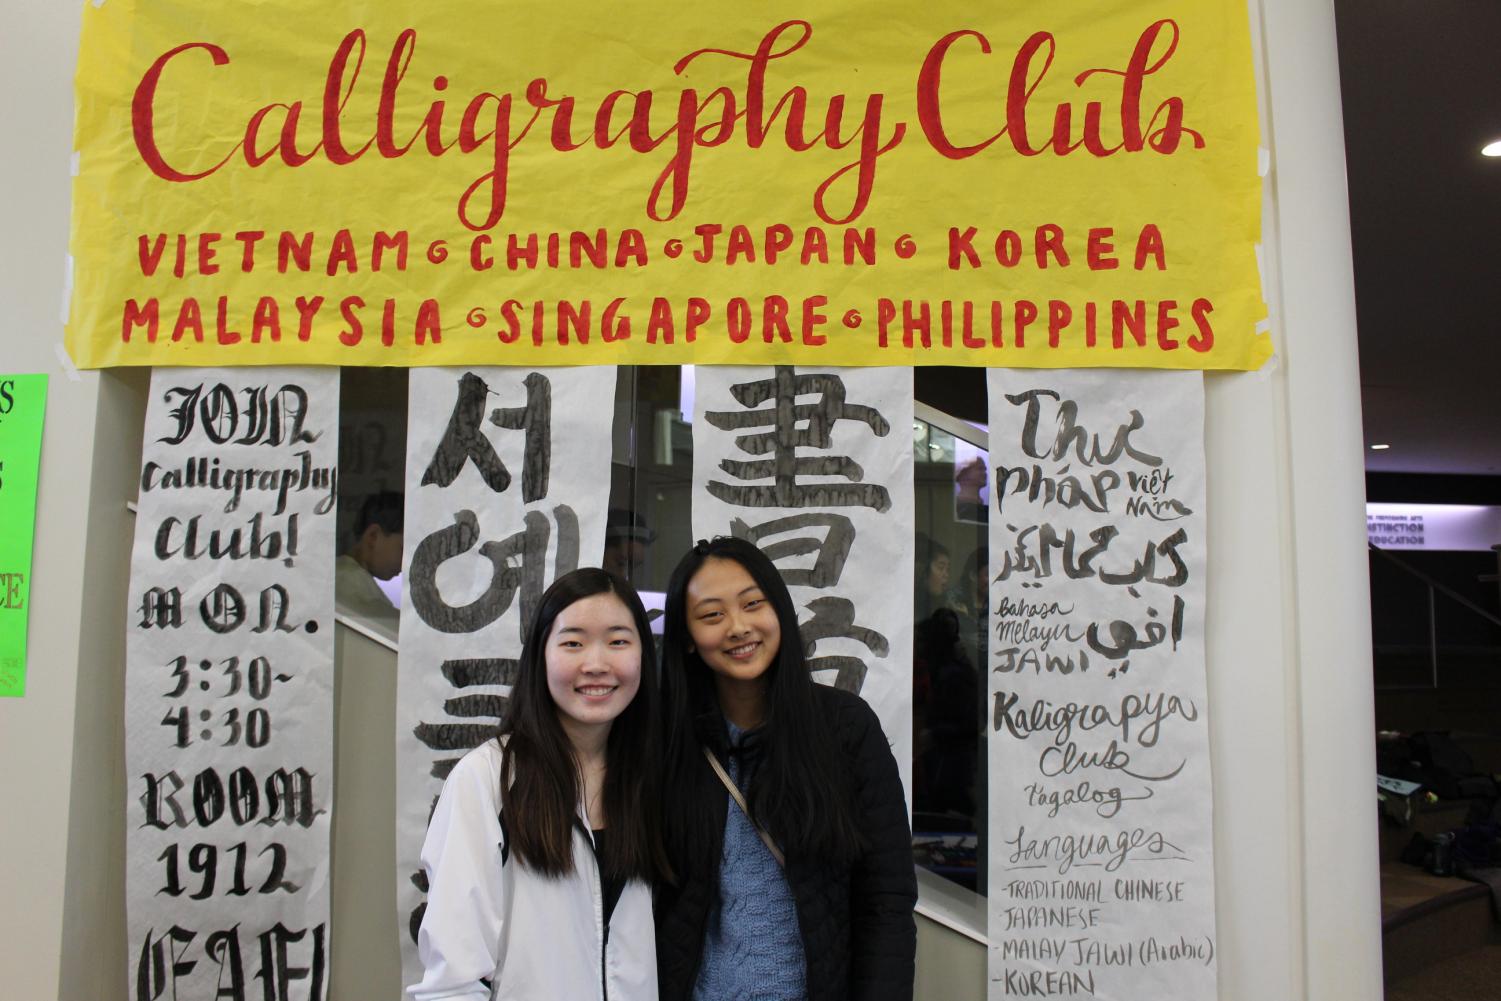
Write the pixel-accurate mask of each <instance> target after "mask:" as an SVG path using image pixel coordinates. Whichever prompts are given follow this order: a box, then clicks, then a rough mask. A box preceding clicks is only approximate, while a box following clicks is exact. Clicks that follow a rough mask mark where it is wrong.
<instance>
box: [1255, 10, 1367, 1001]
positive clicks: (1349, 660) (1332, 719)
mask: <svg viewBox="0 0 1501 1001" xmlns="http://www.w3.org/2000/svg"><path fill="white" fill-rule="evenodd" d="M1261 15H1262V39H1263V61H1262V66H1263V68H1264V70H1265V73H1264V79H1265V81H1266V86H1265V90H1264V96H1265V98H1266V100H1267V102H1268V103H1267V107H1266V115H1265V118H1264V121H1265V122H1266V123H1267V127H1268V131H1267V135H1266V137H1265V141H1266V142H1267V144H1268V145H1269V146H1270V147H1271V151H1272V163H1273V165H1274V166H1273V172H1272V176H1271V183H1272V187H1273V190H1274V192H1275V197H1274V199H1273V204H1274V206H1275V210H1274V212H1273V213H1272V215H1271V216H1270V217H1269V218H1268V219H1267V230H1268V243H1269V244H1270V243H1271V242H1272V240H1273V239H1275V241H1276V246H1277V255H1276V256H1277V261H1276V263H1275V266H1273V267H1269V268H1268V274H1267V276H1266V277H1267V282H1268V284H1269V286H1272V287H1271V288H1269V289H1268V294H1269V298H1272V299H1273V302H1274V310H1275V312H1274V316H1273V320H1274V323H1275V324H1276V325H1277V326H1278V327H1279V328H1280V331H1281V333H1282V335H1283V337H1282V349H1283V355H1282V359H1281V363H1282V366H1283V368H1282V371H1283V373H1284V376H1283V378H1282V380H1281V382H1282V385H1283V390H1284V392H1285V394H1286V402H1285V413H1286V423H1285V424H1284V425H1282V427H1281V428H1280V429H1278V431H1277V433H1278V434H1279V436H1280V438H1281V442H1280V444H1279V448H1281V449H1284V450H1285V452H1286V459H1285V461H1286V465H1285V467H1284V468H1286V469H1288V470H1289V473H1290V475H1289V481H1288V483H1287V488H1286V490H1287V501H1288V504H1289V508H1288V511H1289V514H1290V518H1291V520H1290V522H1289V524H1288V525H1287V528H1286V531H1287V534H1288V535H1289V536H1290V538H1291V542H1292V554H1293V563H1292V566H1291V568H1290V569H1291V587H1292V588H1293V596H1292V597H1293V600H1294V602H1295V607H1296V612H1295V618H1294V620H1293V621H1292V622H1291V623H1290V624H1291V626H1292V630H1291V633H1290V640H1291V646H1292V653H1293V656H1294V658H1295V663H1296V664H1297V665H1298V668H1297V689H1296V690H1295V691H1294V692H1293V693H1292V694H1293V695H1294V697H1295V699H1296V704H1297V708H1298V717H1297V733H1298V737H1299V741H1298V746H1297V748H1296V761H1297V765H1298V767H1297V773H1298V776H1299V777H1300V779H1301V784H1300V787H1295V788H1290V789H1289V794H1290V795H1296V796H1298V797H1299V800H1300V803H1301V808H1302V823H1301V831H1300V837H1299V840H1298V843H1297V848H1298V850H1299V867H1300V868H1301V885H1302V892H1301V894H1300V896H1301V906H1302V914H1301V918H1302V925H1303V945H1304V956H1303V959H1304V985H1303V996H1304V997H1306V998H1308V999H1311V1001H1312V999H1317V1001H1325V999H1347V998H1348V999H1351V1001H1355V999H1361V1001H1365V999H1369V998H1379V997H1381V994H1382V983H1381V916H1380V915H1381V904H1380V884H1379V878H1378V863H1377V846H1376V834H1377V831H1376V810H1375V773H1376V766H1375V714H1374V707H1373V694H1372V680H1371V678H1372V676H1371V626H1370V598H1369V582H1368V570H1367V563H1366V540H1365V518H1364V513H1363V505H1364V502H1365V485H1364V455H1363V452H1362V448H1363V446H1362V435H1361V423H1360V371H1359V363H1358V353H1357V346H1356V325H1355V294H1354V285H1353V277H1352V272H1351V258H1350V237H1349V233H1350V225H1349V223H1350V220H1349V201H1348V197H1347V192H1346V185H1345V158H1344V131H1343V124H1342V117H1341V110H1340V90H1339V63H1338V59H1337V57H1336V52H1335V30H1334V9H1333V5H1332V4H1331V3H1329V2H1327V0H1326V2H1322V3H1320V2H1310V0H1263V5H1262V11H1261ZM1269 430H1270V429H1269Z"/></svg>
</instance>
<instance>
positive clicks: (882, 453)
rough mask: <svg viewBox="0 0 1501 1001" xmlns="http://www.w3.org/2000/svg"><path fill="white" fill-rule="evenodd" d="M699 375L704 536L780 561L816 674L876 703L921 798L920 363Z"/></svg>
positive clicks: (696, 486) (905, 776) (697, 524)
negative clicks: (739, 543) (915, 494)
mask: <svg viewBox="0 0 1501 1001" xmlns="http://www.w3.org/2000/svg"><path fill="white" fill-rule="evenodd" d="M696 379H697V389H696V394H695V404H694V419H693V532H694V535H695V536H697V537H703V538H708V537H712V536H715V535H737V536H740V537H742V538H745V539H748V540H750V541H751V542H754V543H755V544H756V545H757V546H759V547H760V548H761V549H762V550H763V551H764V552H765V553H766V555H767V556H769V557H770V558H771V560H772V562H773V563H775V564H776V566H777V569H778V570H780V571H781V574H782V579H783V580H785V581H786V582H787V586H788V588H789V589H790V590H791V592H792V600H793V603H794V604H795V605H796V606H797V609H798V617H799V621H800V622H801V625H802V630H801V631H802V640H803V644H804V648H805V650H806V653H807V656H808V667H809V670H811V671H812V672H813V677H814V680H816V681H820V682H823V683H825V684H831V685H834V686H836V687H839V688H843V689H845V690H846V691H850V692H854V693H856V694H858V695H860V696H861V697H863V698H864V699H865V701H866V702H868V703H870V705H871V707H872V708H873V709H874V710H875V711H876V714H877V715H878V716H879V717H880V719H881V725H882V727H883V728H884V729H885V731H886V737H887V739H889V740H890V741H891V742H892V753H893V754H894V755H895V756H896V760H897V763H898V764H899V766H900V767H901V771H902V782H903V785H904V786H905V787H906V788H907V789H908V790H909V793H910V789H911V762H912V753H911V749H912V673H911V664H912V629H911V623H912V587H911V582H912V539H911V533H912V444H911V432H910V428H911V427H912V372H911V370H910V369H906V368H865V369H806V368H802V367H797V368H794V367H792V366H790V365H786V366H776V367H774V368H738V367H714V368H699V369H698V370H697V374H696ZM908 801H909V802H910V801H911V800H910V795H909V800H908Z"/></svg>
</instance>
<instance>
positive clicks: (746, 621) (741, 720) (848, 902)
mask: <svg viewBox="0 0 1501 1001" xmlns="http://www.w3.org/2000/svg"><path fill="white" fill-rule="evenodd" d="M663 692H664V696H665V701H666V707H667V712H668V718H669V726H668V740H667V752H668V774H667V783H666V794H665V806H666V812H665V814H664V825H665V832H664V834H665V839H666V842H667V846H668V853H669V859H670V862H671V865H672V868H673V870H674V872H675V873H676V874H677V875H676V879H675V880H674V881H673V882H672V883H668V884H664V885H663V886H661V887H659V890H658V895H657V906H656V920H657V975H658V984H659V987H660V991H661V997H662V999H663V1001H687V999H690V998H692V999H696V1001H722V999H724V998H727V997H734V996H737V995H739V994H742V993H746V994H748V993H752V992H753V993H754V996H756V997H757V998H768V999H769V998H776V999H787V1001H800V999H803V998H806V999H807V1001H844V999H850V1001H910V999H911V997H912V980H913V962H914V955H915V952H916V928H915V925H914V923H913V918H912V908H913V905H914V903H915V902H916V897H917V889H916V881H915V876H914V872H913V867H912V849H911V835H910V832H909V829H908V824H907V807H906V803H905V801H904V799H903V796H902V786H901V780H900V777H899V774H898V772H897V766H896V761H895V760H894V759H893V758H892V755H891V749H890V746H889V744H888V743H887V741H886V737H885V735H884V734H883V733H882V732H881V726H880V723H879V722H878V721H877V719H876V717H875V714H874V713H873V712H871V710H870V708H869V707H868V706H867V705H866V704H865V703H864V702H863V701H862V700H861V699H860V698H859V697H858V696H856V695H852V694H849V693H847V692H842V691H838V690H835V689H832V688H827V687H824V686H822V685H815V684H814V683H813V681H812V679H811V678H810V677H809V675H808V670H807V665H806V662H805V660H804V651H803V643H802V640H801V638H800V636H799V635H798V628H797V615H796V612H795V610H794V609H793V605H792V599H791V596H790V595H789V594H788V592H787V588H786V585H785V584H784V583H783V582H782V579H781V576H780V575H779V574H778V573H777V571H776V568H775V567H774V566H773V565H772V563H771V561H770V560H769V559H767V557H766V556H765V555H764V554H763V553H762V552H761V551H760V550H759V549H757V548H756V547H755V546H753V545H751V544H750V543H748V542H745V541H743V540H740V539H733V538H718V539H715V540H713V541H712V542H700V543H699V544H698V545H696V546H695V547H694V548H693V549H692V550H691V551H689V553H688V554H687V555H686V556H684V557H683V559H682V561H681V562H680V563H679V564H678V566H677V569H676V570H674V571H673V575H672V579H671V581H670V582H669V584H668V591H667V606H666V617H665V620H664V627H663ZM706 752H707V753H706ZM716 766H717V767H718V768H719V769H722V770H723V772H724V773H725V774H724V776H723V777H721V776H720V775H718V774H717V773H716ZM731 785H733V786H735V787H736V789H735V792H739V793H741V794H742V797H743V799H744V800H745V806H744V807H741V806H740V805H737V804H736V803H735V802H733V801H732V796H733V795H734V794H733V793H732V791H731V788H730V787H731Z"/></svg>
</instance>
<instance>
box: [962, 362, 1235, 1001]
mask: <svg viewBox="0 0 1501 1001" xmlns="http://www.w3.org/2000/svg"><path fill="white" fill-rule="evenodd" d="M989 386H990V421H991V432H990V444H991V460H992V469H991V484H990V487H991V491H990V496H991V500H990V553H991V556H990V574H991V589H990V607H991V620H990V623H991V636H990V674H989V677H990V685H989V703H990V704H989V706H988V712H987V719H988V721H989V726H988V729H989V730H990V736H989V742H990V758H989V761H990V816H991V828H992V829H991V833H990V845H991V850H990V962H989V978H990V996H991V997H1012V996H1021V997H1028V996H1042V995H1047V996H1050V997H1061V998H1077V999H1082V998H1092V997H1113V998H1134V997H1141V998H1146V997H1151V998H1209V997H1214V996H1215V991H1216V987H1215V981H1216V973H1215V969H1216V968H1215V924H1214V858H1213V843H1212V831H1211V826H1210V825H1211V811H1210V807H1211V800H1210V795H1209V790H1210V774H1209V750H1208V729H1207V722H1208V712H1207V707H1206V705H1205V679H1204V590H1205V583H1204V570H1205V549H1204V535H1205V512H1204V497H1205V491H1204V389H1203V379H1202V376H1200V375H1198V374H1197V373H1183V374H1179V373H1166V372H1117V373H1103V372H1099V371H1060V372H1047V373H1030V374H1029V373H1025V372H1018V371H1004V370H994V371H992V372H990V374H989Z"/></svg>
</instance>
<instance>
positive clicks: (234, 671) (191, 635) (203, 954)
mask: <svg viewBox="0 0 1501 1001" xmlns="http://www.w3.org/2000/svg"><path fill="white" fill-rule="evenodd" d="M338 401H339V381H338V372H337V371H336V370H328V369H322V370H318V369H280V368H262V369H237V370H215V369H158V370H157V371H156V372H155V373H154V374H153V377H152V382H151V398H150V402H149V405H148V410H147V417H146V434H145V447H144V450H143V452H144V454H143V457H142V465H141V480H140V495H139V511H138V514H137V519H136V534H135V549H134V554H133V558H132V562H131V581H130V595H131V597H130V600H131V611H130V627H129V633H128V636H127V640H126V650H127V667H126V671H127V680H126V695H125V713H126V729H127V737H126V749H125V757H126V770H127V775H128V779H129V783H130V786H129V794H128V801H127V816H128V820H127V829H128V831H129V835H128V840H127V845H126V857H127V861H126V882H127V889H128V894H129V908H128V909H129V935H130V941H129V950H130V951H129V957H130V970H129V975H130V993H129V996H130V997H132V998H139V999H142V1001H148V999H154V998H166V997H175V998H182V999H185V1001H186V999H196V998H204V999H207V998H227V999H231V1001H246V999H248V998H255V999H256V1001H261V999H265V1001H321V999H322V998H323V997H324V994H325V990H326V987H327V969H328V943H329V925H328V922H329V860H328V835H329V820H330V814H329V811H330V807H331V804H332V801H333V748H332V736H331V731H332V716H333V712H332V688H333V637H334V632H333V625H334V621H333V599H334V596H333V568H334V551H333V550H334V532H333V524H334V517H335V515H334V509H335V502H336V499H337V496H338V468H337V464H336V461H335V456H336V448H337V445H336V438H337V426H338Z"/></svg>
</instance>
